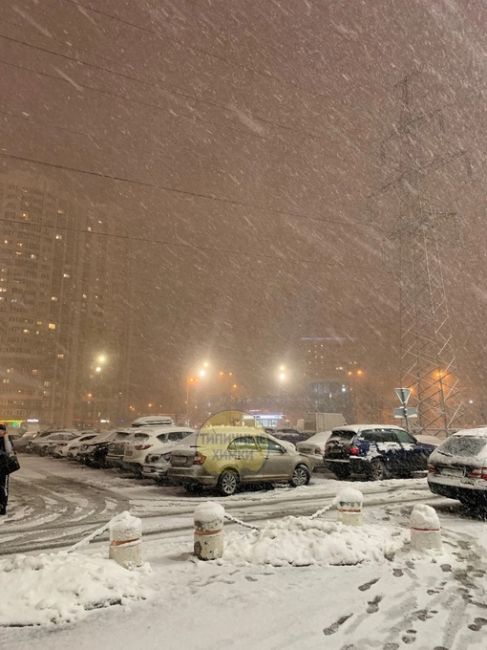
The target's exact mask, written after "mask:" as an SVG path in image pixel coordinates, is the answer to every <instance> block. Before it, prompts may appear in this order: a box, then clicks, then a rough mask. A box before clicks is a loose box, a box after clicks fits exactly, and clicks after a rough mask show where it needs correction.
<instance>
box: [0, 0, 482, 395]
mask: <svg viewBox="0 0 487 650" xmlns="http://www.w3.org/2000/svg"><path fill="white" fill-rule="evenodd" d="M0 19H1V20H0V70H1V74H0V97H1V101H0V142H1V145H0V165H1V169H2V170H3V171H4V172H9V173H15V172H16V171H19V172H20V171H29V172H31V173H35V174H38V175H41V176H44V177H45V178H47V179H49V180H50V181H52V182H54V183H56V184H58V185H59V187H60V188H62V191H63V192H65V193H67V194H69V195H70V196H71V197H72V200H73V201H75V202H79V203H80V204H84V203H86V202H88V203H89V204H90V205H92V206H94V207H97V208H98V209H99V210H100V212H103V213H104V215H105V218H106V219H107V220H109V221H110V222H111V223H110V231H111V232H117V230H118V232H120V233H123V234H124V236H128V237H129V238H131V243H132V245H131V251H130V256H129V259H128V260H127V268H128V269H130V273H131V277H132V281H133V283H134V287H135V295H133V296H131V298H130V302H129V303H127V310H131V311H133V312H134V313H136V315H137V327H136V338H135V342H134V346H135V349H134V358H135V362H134V373H136V374H137V376H138V377H139V378H140V380H141V381H142V378H144V377H145V382H144V383H145V388H144V390H147V393H146V394H147V397H148V398H149V397H150V395H151V394H153V393H154V392H157V393H158V394H162V397H163V398H165V399H166V400H167V403H168V405H169V404H173V403H176V401H177V399H178V397H181V384H180V382H181V378H183V377H184V376H185V374H186V373H187V372H190V371H191V368H192V366H193V365H194V364H195V363H197V362H199V360H201V359H203V358H207V357H208V358H210V359H212V360H214V362H215V364H218V365H220V366H222V367H225V368H232V369H234V370H235V372H236V373H237V374H238V376H239V380H240V381H242V382H243V383H245V384H246V386H247V387H248V390H249V391H251V392H252V391H262V390H267V389H269V386H271V385H272V382H273V372H274V369H275V366H276V364H278V363H280V362H281V360H283V359H284V360H286V362H289V363H290V364H292V363H293V359H294V358H295V356H296V351H295V350H296V345H297V342H298V341H299V339H300V338H301V337H305V336H329V337H330V336H331V337H332V336H336V337H340V338H342V337H344V338H345V339H348V340H349V341H350V347H351V348H352V351H353V353H356V355H357V357H358V358H359V359H360V360H361V362H362V363H363V364H364V365H365V366H366V367H367V369H368V372H369V373H370V375H371V376H372V377H376V378H377V382H378V383H380V382H382V383H383V384H384V386H385V387H386V389H388V388H389V387H391V386H392V385H394V384H397V382H398V380H399V367H398V363H397V356H398V345H399V325H398V309H399V302H398V299H399V293H398V283H397V276H396V275H395V273H396V271H397V264H396V262H397V240H396V238H395V236H394V232H395V228H396V227H397V223H398V218H399V195H398V192H397V191H396V186H395V185H394V180H395V179H396V178H397V175H398V169H399V165H400V164H401V163H400V160H401V156H402V164H406V166H408V169H409V170H412V171H411V178H410V179H409V180H410V182H411V183H412V184H413V186H414V188H415V191H419V192H421V193H424V194H425V195H427V196H428V197H429V199H430V200H431V201H432V203H433V204H434V205H435V206H438V208H439V209H442V210H446V211H452V212H455V213H456V215H457V216H456V217H455V218H454V219H451V220H450V221H448V222H446V223H445V224H443V225H442V226H441V227H440V228H439V241H440V250H441V255H442V260H443V263H444V268H445V279H446V289H447V294H448V298H449V304H450V311H451V320H452V330H453V333H454V337H455V345H456V349H457V355H458V361H459V368H460V373H461V376H462V379H463V381H464V384H465V385H468V386H474V387H477V388H480V387H481V384H482V381H483V379H484V378H485V375H484V373H485V359H486V354H485V341H484V335H483V331H484V328H485V316H486V313H485V312H486V302H487V291H486V283H485V279H486V268H485V267H486V264H485V250H486V243H487V242H486V234H485V228H484V220H485V201H484V195H485V172H486V163H485V154H484V152H485V150H486V146H485V145H486V142H485V141H486V129H485V124H486V117H485V106H486V81H485V80H486V78H487V76H486V71H487V50H486V47H485V24H486V21H487V6H486V4H485V3H484V2H483V0H463V1H455V0H444V1H441V0H423V1H419V0H410V1H408V2H405V1H403V0H382V1H379V0H364V1H362V2H359V1H358V0H348V1H345V0H341V1H332V0H329V1H326V0H322V1H320V0H313V1H311V0H303V1H298V0H286V1H285V0H282V1H274V0H217V1H212V0H207V1H203V0H198V1H190V0H174V1H173V2H168V1H165V0H152V1H147V0H138V1H137V2H134V1H133V0H132V1H130V0H96V1H95V0H91V2H90V1H89V0H83V1H82V2H75V1H74V0H15V1H12V2H7V1H4V2H2V4H1V6H0ZM405 76H408V77H409V78H410V80H411V81H410V84H409V91H410V95H409V101H410V107H411V111H412V112H413V113H414V114H415V115H417V116H418V117H419V118H421V119H420V120H419V121H418V130H417V131H415V132H414V133H412V135H411V138H410V142H409V143H408V146H407V148H406V150H405V149H404V146H403V145H401V146H399V145H398V141H397V137H396V136H397V127H398V124H399V119H400V110H401V105H400V97H401V95H400V87H398V86H397V84H398V83H399V82H400V81H401V80H402V79H403V78H404V77H405ZM439 109H441V110H439ZM404 159H406V162H404ZM432 161H433V162H434V161H437V163H438V164H436V163H435V164H430V163H432ZM438 161H439V162H438ZM440 163H441V164H440ZM418 170H419V171H418ZM391 183H392V184H391Z"/></svg>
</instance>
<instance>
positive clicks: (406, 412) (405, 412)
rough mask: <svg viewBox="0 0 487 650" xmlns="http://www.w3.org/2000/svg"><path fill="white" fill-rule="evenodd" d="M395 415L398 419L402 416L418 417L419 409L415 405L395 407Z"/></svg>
mask: <svg viewBox="0 0 487 650" xmlns="http://www.w3.org/2000/svg"><path fill="white" fill-rule="evenodd" d="M394 417H395V418H396V419H398V420H400V419H402V418H408V419H409V418H417V417H418V409H417V408H416V407H415V406H399V407H398V408H397V409H394Z"/></svg>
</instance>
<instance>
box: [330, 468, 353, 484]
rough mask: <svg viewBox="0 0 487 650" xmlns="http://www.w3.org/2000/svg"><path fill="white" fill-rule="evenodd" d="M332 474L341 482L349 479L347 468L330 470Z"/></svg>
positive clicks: (348, 469)
mask: <svg viewBox="0 0 487 650" xmlns="http://www.w3.org/2000/svg"><path fill="white" fill-rule="evenodd" d="M331 471H332V472H333V474H335V476H336V477H337V479H338V480H339V481H343V480H344V479H346V478H350V468H349V467H336V468H333V469H332V470H331Z"/></svg>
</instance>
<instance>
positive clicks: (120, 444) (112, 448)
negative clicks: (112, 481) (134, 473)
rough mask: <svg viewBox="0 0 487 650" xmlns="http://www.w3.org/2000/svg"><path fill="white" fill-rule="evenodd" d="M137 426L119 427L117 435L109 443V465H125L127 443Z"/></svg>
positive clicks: (107, 457) (106, 460) (107, 462)
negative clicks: (124, 456) (124, 457)
mask: <svg viewBox="0 0 487 650" xmlns="http://www.w3.org/2000/svg"><path fill="white" fill-rule="evenodd" d="M137 430H138V429H137V428H132V427H129V428H128V429H117V430H116V431H115V435H114V436H113V437H112V438H111V440H110V442H109V443H108V448H107V453H106V456H105V464H106V466H107V467H118V468H122V467H123V455H124V453H125V444H126V443H127V441H128V440H129V438H130V436H133V435H134V433H135V432H136V431H137Z"/></svg>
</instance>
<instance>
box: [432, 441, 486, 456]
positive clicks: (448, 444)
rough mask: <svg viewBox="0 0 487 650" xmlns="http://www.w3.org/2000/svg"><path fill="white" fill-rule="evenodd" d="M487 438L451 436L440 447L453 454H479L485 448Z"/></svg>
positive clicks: (440, 449)
mask: <svg viewBox="0 0 487 650" xmlns="http://www.w3.org/2000/svg"><path fill="white" fill-rule="evenodd" d="M486 446H487V438H484V437H475V436H451V437H450V438H447V440H445V442H444V443H443V444H442V445H441V446H440V447H439V448H438V450H439V451H440V452H441V451H444V452H446V453H448V454H452V455H453V456H477V455H478V454H480V453H481V452H482V451H484V450H485V448H486Z"/></svg>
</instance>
